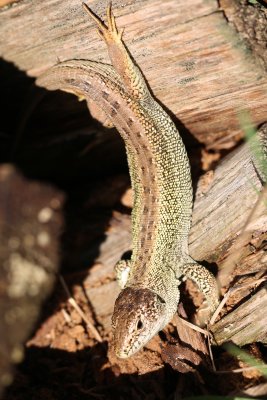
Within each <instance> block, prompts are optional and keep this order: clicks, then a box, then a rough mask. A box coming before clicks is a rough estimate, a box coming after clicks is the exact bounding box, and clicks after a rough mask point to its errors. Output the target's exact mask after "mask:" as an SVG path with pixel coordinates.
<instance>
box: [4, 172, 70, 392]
mask: <svg viewBox="0 0 267 400" xmlns="http://www.w3.org/2000/svg"><path fill="white" fill-rule="evenodd" d="M62 202H63V195H62V193H60V192H59V191H58V190H56V189H55V188H53V187H51V186H49V185H47V184H44V183H38V182H37V181H31V180H28V179H27V178H25V177H23V176H22V175H21V174H20V173H19V172H18V171H17V170H16V169H15V168H14V167H12V166H11V165H7V164H6V165H2V166H1V168H0V216H1V218H0V220H1V223H0V250H1V251H0V265H1V268H0V287H1V290H0V327H1V335H0V376H1V379H0V392H1V390H2V389H3V386H6V385H8V384H9V383H11V382H12V366H13V365H14V364H17V363H19V362H20V361H21V360H22V359H23V345H24V342H25V340H26V339H27V337H28V335H29V334H30V332H31V330H32V328H33V324H34V323H35V322H36V320H37V319H38V317H39V313H40V309H41V305H42V303H43V301H44V300H45V299H46V297H47V296H48V294H49V293H50V292H51V289H52V288H53V284H54V281H55V274H56V272H57V271H58V266H59V257H58V256H59V254H58V253H59V247H60V233H61V232H60V229H61V226H62V216H61V213H60V209H61V208H62Z"/></svg>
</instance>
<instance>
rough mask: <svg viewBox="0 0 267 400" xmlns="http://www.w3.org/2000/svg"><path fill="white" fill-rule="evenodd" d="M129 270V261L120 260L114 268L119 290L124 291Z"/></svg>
mask: <svg viewBox="0 0 267 400" xmlns="http://www.w3.org/2000/svg"><path fill="white" fill-rule="evenodd" d="M130 270H131V260H120V261H118V262H117V264H116V265H115V267H114V271H115V275H116V279H117V282H118V285H119V287H120V288H121V289H124V288H125V286H126V283H127V280H128V276H129V273H130Z"/></svg>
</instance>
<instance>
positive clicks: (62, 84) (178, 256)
mask: <svg viewBox="0 0 267 400" xmlns="http://www.w3.org/2000/svg"><path fill="white" fill-rule="evenodd" d="M83 7H84V8H85V10H86V11H87V12H88V14H89V15H90V17H91V18H92V19H93V21H94V22H95V23H96V25H97V28H98V33H99V35H100V37H101V39H103V40H104V42H105V44H106V46H107V50H108V54H109V58H110V60H111V64H112V65H109V64H104V63H100V62H96V61H90V60H70V61H64V62H61V63H59V64H57V65H55V66H53V67H51V68H50V69H48V70H47V71H46V72H45V73H44V74H43V75H41V76H39V78H38V79H37V84H38V85H39V86H44V87H46V88H47V89H49V90H56V89H61V90H64V91H67V92H70V93H74V94H75V95H77V96H79V97H81V96H82V97H84V98H85V99H86V100H87V101H88V102H89V101H92V100H93V101H94V102H95V103H96V105H97V106H98V107H100V108H102V109H103V110H104V112H105V113H106V115H107V116H108V119H109V120H110V121H111V123H112V124H113V125H114V126H115V127H116V129H117V130H118V132H119V133H120V135H121V137H122V139H123V140H124V143H125V148H126V153H127V159H128V165H129V172H130V179H131V185H132V188H133V192H134V204H133V210H132V216H131V217H132V255H131V258H130V259H129V260H121V261H119V262H118V264H117V265H116V266H115V271H116V274H117V279H118V282H119V284H120V287H121V292H120V293H119V295H118V298H117V299H116V301H115V306H114V312H113V315H112V326H113V347H114V350H115V354H116V355H117V356H118V357H119V358H128V357H130V356H132V355H133V354H135V353H136V352H137V351H139V350H140V349H141V348H143V347H144V346H145V345H146V344H147V342H148V341H149V340H150V339H151V338H152V337H153V336H154V335H155V334H157V333H158V332H159V331H160V330H162V329H163V328H164V327H165V326H166V325H167V324H168V323H169V322H170V321H171V319H172V318H173V316H174V315H175V313H176V312H177V306H178V302H179V297H180V290H179V285H180V284H181V282H182V281H183V280H185V279H187V278H189V279H191V280H193V281H194V282H195V283H196V284H197V285H198V287H199V289H200V290H201V291H202V292H203V294H204V296H205V297H206V302H207V303H208V308H209V310H210V313H212V312H213V311H214V310H215V308H216V306H217V304H218V287H217V283H216V279H215V277H214V276H213V275H212V274H211V273H210V272H209V271H208V270H207V269H206V268H205V267H204V266H202V265H201V264H199V263H198V262H196V261H195V260H193V259H192V258H191V257H190V255H189V251H188V235H189V230H190V225H191V216H192V204H193V193H192V181H191V172H190V165H189V160H188V156H187V152H186V149H185V146H184V144H183V141H182V139H181V136H180V134H179V132H178V130H177V128H176V126H175V124H174V122H173V121H172V120H171V118H170V117H169V115H168V114H167V113H166V112H165V111H164V110H163V108H162V107H161V106H160V104H159V103H158V102H157V101H156V99H155V98H154V96H153V94H152V92H151V90H150V88H149V87H148V84H147V83H146V80H145V77H144V75H143V73H142V71H141V70H140V68H139V67H138V65H137V64H136V62H135V61H134V59H133V57H132V56H131V54H130V52H129V50H128V48H127V47H126V45H125V43H124V42H123V39H122V35H123V29H118V28H117V24H116V20H115V17H114V14H113V12H112V8H111V3H110V4H109V6H108V8H107V23H106V24H105V23H104V22H103V21H102V19H100V17H98V16H97V15H96V14H95V13H94V12H93V11H92V10H91V9H90V8H89V7H88V6H87V5H86V4H85V3H83Z"/></svg>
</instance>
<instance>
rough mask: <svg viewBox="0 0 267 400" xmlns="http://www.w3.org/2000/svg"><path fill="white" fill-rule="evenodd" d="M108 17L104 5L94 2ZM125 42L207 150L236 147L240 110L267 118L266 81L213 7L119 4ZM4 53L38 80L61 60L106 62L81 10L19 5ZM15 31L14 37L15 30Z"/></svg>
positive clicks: (198, 2)
mask: <svg viewBox="0 0 267 400" xmlns="http://www.w3.org/2000/svg"><path fill="white" fill-rule="evenodd" d="M88 4H89V5H90V7H92V9H93V10H94V11H95V12H96V13H97V14H99V15H101V16H103V17H104V15H105V8H106V4H107V2H106V1H90V2H88ZM113 8H114V13H115V15H116V17H117V23H118V26H119V27H123V26H124V27H125V28H126V29H125V34H124V39H125V42H126V44H127V46H128V47H129V49H130V51H131V53H132V54H133V56H134V58H135V60H136V61H137V63H138V64H139V65H140V67H141V69H142V70H143V71H144V73H145V75H146V78H147V80H148V82H149V84H150V86H151V88H152V89H153V92H154V94H155V95H156V97H157V98H158V99H159V100H160V101H161V102H162V103H163V104H164V105H165V106H166V107H167V108H168V109H169V110H170V111H171V112H172V113H173V114H174V115H175V116H176V117H177V118H178V119H179V120H180V121H181V122H182V124H184V125H185V126H186V128H187V129H189V130H190V131H191V132H192V133H193V135H194V136H195V137H197V139H198V140H200V141H201V142H203V143H205V144H207V145H209V146H211V147H212V146H215V145H216V143H217V147H218V143H219V147H221V148H228V147H230V146H232V145H233V144H234V143H235V142H236V139H237V138H240V137H241V136H242V130H241V128H240V123H239V121H238V118H237V113H238V112H239V110H240V109H246V110H248V111H249V112H250V114H251V118H252V120H253V121H254V123H255V124H256V125H258V124H260V123H262V122H263V121H264V120H265V118H266V111H267V96H266V92H267V80H266V76H265V75H264V72H263V70H261V68H260V67H259V66H258V65H256V64H255V63H254V59H253V56H252V54H251V53H249V51H248V50H247V49H246V47H245V46H244V45H243V43H242V42H241V41H240V40H239V39H238V35H237V33H236V32H235V31H233V30H231V29H230V28H229V26H228V24H227V21H226V19H225V17H224V13H223V12H222V11H221V10H219V9H218V7H217V3H216V2H214V1H204V0H193V1H191V2H190V7H187V6H185V4H184V2H182V1H181V0H179V1H177V0H168V1H164V2H162V1H160V0H146V1H143V2H141V3H140V2H138V1H133V0H127V1H125V2H124V3H123V4H122V3H121V2H120V1H114V2H113ZM0 22H1V23H0V53H1V55H2V57H3V58H4V60H6V61H10V62H12V63H14V64H15V65H16V66H17V68H19V69H20V70H23V71H25V72H26V73H27V74H28V75H30V76H34V77H37V76H39V75H40V74H41V73H42V72H44V71H45V70H46V69H47V68H49V67H51V66H52V65H54V64H56V63H57V62H58V61H59V60H60V61H64V60H67V59H74V58H75V59H80V58H82V59H94V60H98V61H105V62H108V58H107V52H106V49H105V46H104V44H103V43H101V42H100V39H99V37H98V35H97V34H96V31H95V27H94V26H93V24H92V22H91V21H90V20H89V19H88V17H87V15H86V14H85V13H84V11H83V9H82V7H81V5H80V4H79V2H78V3H77V2H76V1H75V0H70V1H68V2H64V1H62V0H57V1H52V0H47V1H45V2H42V1H41V0H36V1H34V2H27V1H21V2H19V3H17V4H14V5H13V6H12V7H10V8H7V9H4V10H2V12H1V16H0ZM14 28H15V29H14Z"/></svg>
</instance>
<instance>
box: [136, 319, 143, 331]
mask: <svg viewBox="0 0 267 400" xmlns="http://www.w3.org/2000/svg"><path fill="white" fill-rule="evenodd" d="M143 326H144V324H143V322H142V321H141V319H139V321H138V322H137V325H136V327H137V329H138V330H140V329H142V328H143Z"/></svg>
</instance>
